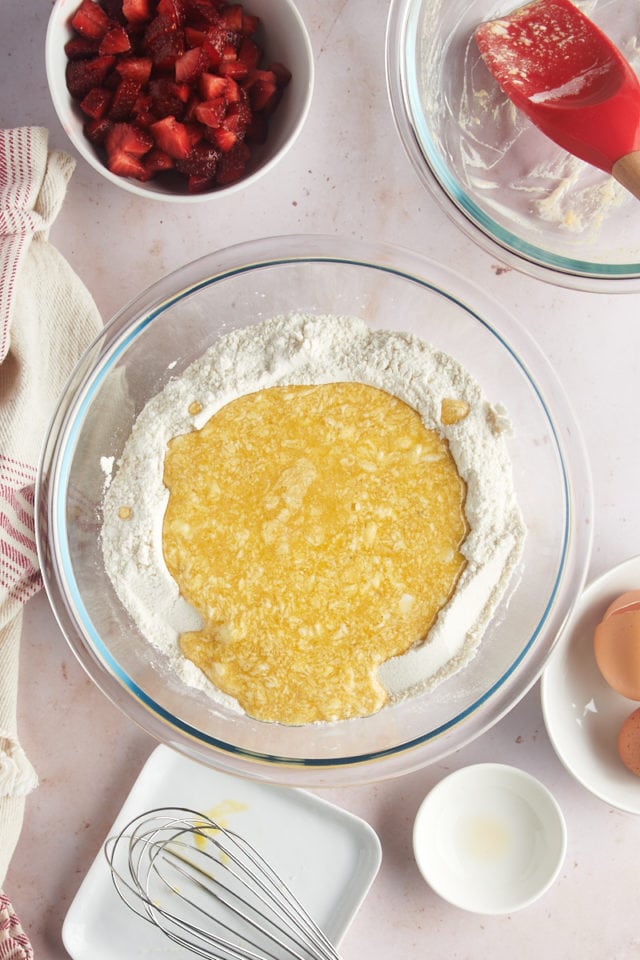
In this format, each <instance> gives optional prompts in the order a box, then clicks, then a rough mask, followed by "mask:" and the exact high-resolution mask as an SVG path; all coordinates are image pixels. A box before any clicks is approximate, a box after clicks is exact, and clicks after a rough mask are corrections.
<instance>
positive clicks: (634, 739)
mask: <svg viewBox="0 0 640 960" xmlns="http://www.w3.org/2000/svg"><path fill="white" fill-rule="evenodd" d="M618 753H619V754H620V759H621V760H622V762H623V763H624V765H625V767H627V769H629V770H631V773H634V774H635V775H636V777H640V707H639V708H638V709H637V710H634V711H633V713H632V714H630V716H628V717H627V719H626V720H625V721H624V723H623V724H622V726H621V727H620V733H619V734H618Z"/></svg>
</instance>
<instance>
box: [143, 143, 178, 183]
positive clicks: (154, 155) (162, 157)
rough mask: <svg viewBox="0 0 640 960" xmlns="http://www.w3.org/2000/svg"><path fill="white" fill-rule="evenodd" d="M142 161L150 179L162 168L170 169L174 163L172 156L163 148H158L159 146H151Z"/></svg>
mask: <svg viewBox="0 0 640 960" xmlns="http://www.w3.org/2000/svg"><path fill="white" fill-rule="evenodd" d="M143 163H144V169H145V172H146V174H147V176H148V179H149V180H151V179H152V177H154V176H155V175H156V173H162V172H163V171H164V170H172V169H173V168H174V167H175V165H176V162H175V160H174V159H173V157H170V156H169V154H168V153H165V152H164V150H160V149H159V147H153V148H152V149H151V150H149V153H148V154H147V155H146V156H145V158H144V161H143Z"/></svg>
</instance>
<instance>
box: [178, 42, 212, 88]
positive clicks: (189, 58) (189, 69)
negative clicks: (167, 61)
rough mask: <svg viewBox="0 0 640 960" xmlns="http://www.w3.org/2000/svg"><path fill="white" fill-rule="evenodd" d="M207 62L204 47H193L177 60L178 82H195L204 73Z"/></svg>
mask: <svg viewBox="0 0 640 960" xmlns="http://www.w3.org/2000/svg"><path fill="white" fill-rule="evenodd" d="M207 63H208V60H207V55H206V53H205V52H204V50H203V49H202V47H191V49H190V50H187V51H186V52H185V53H183V54H182V56H181V57H178V59H177V60H176V65H175V71H176V82H177V83H194V82H195V81H196V80H197V79H198V77H199V76H200V75H201V74H202V73H204V69H205V67H206V66H207Z"/></svg>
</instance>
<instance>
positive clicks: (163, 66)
mask: <svg viewBox="0 0 640 960" xmlns="http://www.w3.org/2000/svg"><path fill="white" fill-rule="evenodd" d="M143 43H144V46H145V49H146V50H147V52H148V54H149V56H150V57H151V59H152V60H153V63H154V65H155V66H156V67H157V68H158V69H159V70H161V71H169V70H173V69H174V68H175V63H176V60H177V59H178V58H179V57H181V56H182V54H183V53H184V51H185V40H184V32H183V31H182V30H179V29H178V28H176V27H172V26H171V24H169V23H168V22H167V21H166V20H163V18H162V17H154V18H153V20H151V21H150V23H149V24H148V25H147V27H146V29H145V32H144V40H143Z"/></svg>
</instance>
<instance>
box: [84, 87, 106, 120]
mask: <svg viewBox="0 0 640 960" xmlns="http://www.w3.org/2000/svg"><path fill="white" fill-rule="evenodd" d="M111 97H112V94H111V91H109V90H105V88H104V87H92V88H91V90H89V93H88V94H87V95H86V97H83V98H82V100H81V101H80V109H81V110H82V112H83V113H86V115H87V116H88V117H92V118H93V119H94V120H99V119H100V118H101V117H104V115H105V114H106V112H107V110H108V109H109V105H110V103H111Z"/></svg>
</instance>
